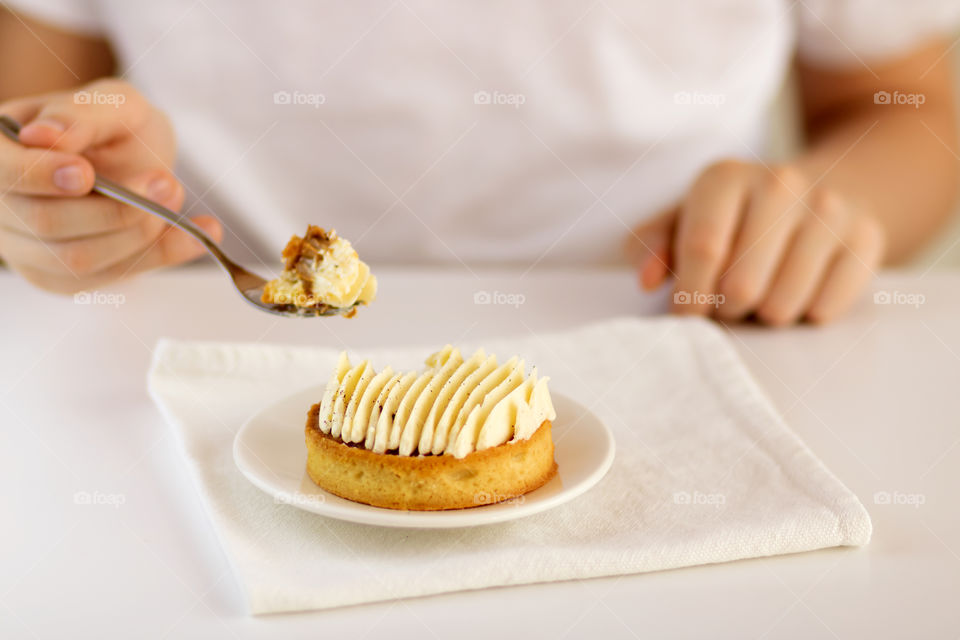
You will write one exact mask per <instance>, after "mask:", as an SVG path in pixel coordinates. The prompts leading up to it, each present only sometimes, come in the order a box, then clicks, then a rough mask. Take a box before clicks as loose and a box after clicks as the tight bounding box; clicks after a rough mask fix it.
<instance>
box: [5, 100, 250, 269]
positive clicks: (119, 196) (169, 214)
mask: <svg viewBox="0 0 960 640" xmlns="http://www.w3.org/2000/svg"><path fill="white" fill-rule="evenodd" d="M0 133H3V135H5V136H7V137H8V138H10V139H11V140H13V141H14V142H17V143H19V142H20V123H18V122H17V121H16V120H14V119H13V118H11V117H9V116H4V115H0ZM95 178H96V179H95V180H94V183H93V190H94V191H95V192H97V193H99V194H100V195H103V196H106V197H108V198H110V199H111V200H116V201H117V202H122V203H123V204H126V205H130V206H131V207H134V208H136V209H140V210H141V211H145V212H146V213H151V214H153V215H155V216H158V217H160V218H163V219H164V220H166V221H167V222H169V223H170V224H172V225H173V226H175V227H178V228H180V229H183V230H184V231H186V232H187V233H189V234H190V235H192V236H193V237H194V238H196V239H197V240H199V241H200V242H201V243H202V244H203V246H204V247H206V249H207V251H209V252H210V253H211V254H212V255H213V257H214V258H216V259H217V261H218V262H220V264H222V265H223V266H224V267H226V268H227V270H228V271H229V270H230V267H232V266H234V264H233V261H232V260H230V259H229V258H228V257H227V256H226V255H225V254H224V253H223V251H221V250H220V247H219V245H217V243H216V242H214V241H213V240H212V239H211V238H210V236H208V235H207V234H206V233H205V232H204V231H203V229H201V228H200V227H198V226H197V225H195V224H193V222H191V221H190V220H189V219H188V218H186V217H185V216H184V215H180V214H177V213H174V212H173V211H171V210H170V209H167V208H166V207H164V206H162V205H159V204H157V203H156V202H154V201H153V200H148V199H147V198H144V197H143V196H140V195H138V194H136V193H134V192H133V191H130V190H129V189H127V188H126V187H124V186H122V185H119V184H117V183H116V182H114V181H113V180H109V179H107V178H104V177H103V176H100V175H96V176H95Z"/></svg>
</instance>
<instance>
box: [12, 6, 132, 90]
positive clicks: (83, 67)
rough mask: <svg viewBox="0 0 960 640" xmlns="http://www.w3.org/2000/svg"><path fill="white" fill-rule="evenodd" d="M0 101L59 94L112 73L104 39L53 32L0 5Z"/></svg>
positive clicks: (109, 55) (46, 26) (108, 52)
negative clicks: (1, 66)
mask: <svg viewBox="0 0 960 640" xmlns="http://www.w3.org/2000/svg"><path fill="white" fill-rule="evenodd" d="M0 60H6V61H8V62H10V61H12V63H9V64H7V65H6V67H5V69H4V72H3V73H2V74H0V102H4V101H6V100H11V99H14V98H19V97H23V96H26V95H33V94H38V93H47V92H51V91H63V90H65V89H70V88H73V87H77V86H80V85H83V84H86V83H88V82H91V81H93V80H96V79H97V78H102V77H104V76H109V75H111V74H113V73H114V70H115V64H114V58H113V54H112V52H111V50H110V46H109V45H108V44H107V42H106V41H105V40H102V39H98V38H90V37H88V36H82V35H79V34H74V33H68V32H66V31H62V30H60V29H55V28H53V27H50V26H48V25H46V24H44V23H42V22H38V21H36V20H32V19H31V18H29V17H27V16H23V15H16V14H14V13H12V12H11V11H10V10H8V9H6V8H5V7H3V6H2V4H0Z"/></svg>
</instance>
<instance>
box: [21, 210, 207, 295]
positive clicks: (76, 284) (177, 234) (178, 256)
mask: <svg viewBox="0 0 960 640" xmlns="http://www.w3.org/2000/svg"><path fill="white" fill-rule="evenodd" d="M191 220H192V221H193V223H194V224H196V225H197V226H198V227H200V228H201V229H203V230H204V231H205V232H206V233H207V234H208V235H209V236H210V237H212V238H213V239H214V240H215V241H217V242H219V241H220V240H221V239H222V237H223V230H222V227H221V226H220V223H219V222H218V221H217V220H216V219H215V218H213V217H211V216H196V217H194V218H192V219H191ZM205 253H206V251H205V249H204V248H203V245H201V244H200V243H199V242H197V241H196V240H195V239H194V238H193V237H192V236H190V235H189V234H187V233H186V232H184V231H181V230H179V229H176V228H173V227H168V229H167V231H166V232H164V233H162V234H161V235H160V236H159V238H158V239H157V240H156V241H155V242H154V243H153V244H151V245H150V246H149V247H146V248H145V249H144V250H143V251H142V253H139V254H137V255H135V256H131V257H129V258H127V259H125V260H123V261H121V262H119V263H117V264H115V265H112V266H110V267H108V268H107V269H104V270H103V271H100V272H98V273H94V274H90V275H89V276H86V277H78V276H76V275H74V274H70V273H64V272H62V273H58V274H51V273H47V272H45V271H41V270H38V269H36V268H34V267H32V266H25V265H18V264H13V265H12V266H13V267H14V269H15V270H16V271H17V272H18V273H20V274H21V275H23V277H24V278H26V279H27V280H28V281H30V282H32V283H33V284H35V285H36V286H38V287H41V288H43V289H46V290H48V291H54V292H58V293H67V294H72V293H76V292H78V291H85V290H90V289H95V288H98V287H102V286H104V285H107V284H109V283H111V282H115V281H117V280H121V279H123V278H127V277H130V276H133V275H136V274H138V273H142V272H145V271H150V270H152V269H157V268H160V267H166V266H173V265H177V264H181V263H183V262H187V261H189V260H193V259H196V258H198V257H200V256H202V255H204V254H205Z"/></svg>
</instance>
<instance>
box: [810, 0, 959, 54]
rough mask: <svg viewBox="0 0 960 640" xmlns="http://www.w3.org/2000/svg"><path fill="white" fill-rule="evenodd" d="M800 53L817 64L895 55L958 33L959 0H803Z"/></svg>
mask: <svg viewBox="0 0 960 640" xmlns="http://www.w3.org/2000/svg"><path fill="white" fill-rule="evenodd" d="M797 7H798V10H799V15H798V16H797V53H798V55H799V57H800V59H801V60H803V61H804V62H808V63H810V64H813V65H817V66H832V67H844V66H854V65H857V64H864V63H866V64H869V63H870V62H871V61H879V60H883V59H884V58H894V57H897V56H898V55H903V54H905V53H907V52H909V51H910V49H912V48H915V47H916V46H918V45H919V44H921V43H922V42H923V41H925V40H928V39H930V38H934V37H937V36H948V37H951V38H952V37H954V36H955V35H956V34H955V32H956V30H957V28H958V26H960V0H802V2H799V3H798V4H797Z"/></svg>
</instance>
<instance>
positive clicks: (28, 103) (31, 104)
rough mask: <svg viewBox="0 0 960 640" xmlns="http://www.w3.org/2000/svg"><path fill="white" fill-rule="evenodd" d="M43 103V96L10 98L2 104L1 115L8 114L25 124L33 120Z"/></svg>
mask: <svg viewBox="0 0 960 640" xmlns="http://www.w3.org/2000/svg"><path fill="white" fill-rule="evenodd" d="M42 104H43V98H42V97H40V96H31V97H29V98H17V99H15V100H8V101H6V102H4V103H2V104H0V115H5V116H8V117H10V118H13V119H14V120H16V121H17V123H18V124H23V123H24V122H29V121H30V120H33V118H34V117H35V116H36V115H37V113H38V112H39V111H40V106H41V105H42Z"/></svg>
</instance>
